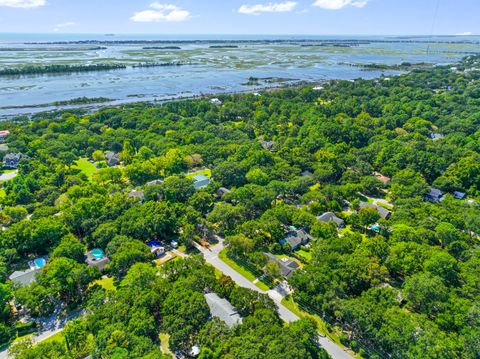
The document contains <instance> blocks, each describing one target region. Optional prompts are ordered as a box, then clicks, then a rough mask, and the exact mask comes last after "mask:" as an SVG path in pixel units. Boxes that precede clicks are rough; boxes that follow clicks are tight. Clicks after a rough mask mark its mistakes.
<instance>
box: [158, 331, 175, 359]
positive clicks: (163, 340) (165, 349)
mask: <svg viewBox="0 0 480 359" xmlns="http://www.w3.org/2000/svg"><path fill="white" fill-rule="evenodd" d="M158 337H159V338H160V348H161V350H162V353H163V354H165V355H172V354H173V353H172V352H171V351H170V344H169V341H170V335H168V334H167V333H160V334H159V335H158Z"/></svg>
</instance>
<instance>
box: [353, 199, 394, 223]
mask: <svg viewBox="0 0 480 359" xmlns="http://www.w3.org/2000/svg"><path fill="white" fill-rule="evenodd" d="M359 208H360V209H362V208H374V209H376V210H377V212H378V214H379V215H380V218H383V219H389V218H390V216H391V215H392V212H391V211H389V210H388V209H386V208H384V207H382V206H378V205H376V204H371V203H367V202H360V204H359Z"/></svg>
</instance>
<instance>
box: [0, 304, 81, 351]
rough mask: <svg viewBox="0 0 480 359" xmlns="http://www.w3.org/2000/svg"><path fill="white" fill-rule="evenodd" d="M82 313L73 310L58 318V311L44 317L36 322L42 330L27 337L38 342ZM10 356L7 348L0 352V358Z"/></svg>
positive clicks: (61, 328) (59, 329) (55, 332)
mask: <svg viewBox="0 0 480 359" xmlns="http://www.w3.org/2000/svg"><path fill="white" fill-rule="evenodd" d="M82 314H83V312H82V311H78V312H73V313H71V314H69V315H68V316H67V317H65V318H61V319H59V318H58V313H55V314H53V315H52V316H50V317H48V318H44V319H41V320H39V321H38V323H39V324H40V325H41V326H42V330H40V331H39V332H37V333H35V334H33V335H31V336H30V337H29V338H30V339H32V340H33V343H34V344H38V343H40V342H42V341H44V340H46V339H48V338H50V337H52V336H54V335H55V334H57V333H59V332H61V331H62V330H63V328H65V325H67V323H68V322H70V321H72V320H73V319H75V318H78V317H80V316H81V315H82ZM9 358H10V356H9V355H8V348H7V349H5V350H3V351H1V352H0V359H9Z"/></svg>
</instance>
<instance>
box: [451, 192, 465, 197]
mask: <svg viewBox="0 0 480 359" xmlns="http://www.w3.org/2000/svg"><path fill="white" fill-rule="evenodd" d="M465 196H466V193H465V192H459V191H455V192H453V197H455V198H456V199H464V198H465Z"/></svg>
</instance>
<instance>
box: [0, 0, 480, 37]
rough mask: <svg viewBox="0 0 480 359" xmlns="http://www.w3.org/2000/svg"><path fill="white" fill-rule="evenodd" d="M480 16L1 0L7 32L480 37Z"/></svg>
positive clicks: (386, 6) (399, 6)
mask: <svg viewBox="0 0 480 359" xmlns="http://www.w3.org/2000/svg"><path fill="white" fill-rule="evenodd" d="M437 4H438V11H436V9H437ZM479 13H480V0H272V1H268V0H267V1H263V0H165V1H163V0H158V1H155V0H0V32H39V33H40V32H41V33H44V32H60V33H62V32H71V33H148V34H318V35H335V34H338V35H344V34H349V35H353V34H360V35H363V34H365V35H403V34H404V35H412V34H422V35H425V34H426V35H430V34H442V35H453V34H480V21H478V17H479ZM435 14H436V16H435ZM432 29H433V31H432Z"/></svg>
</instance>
